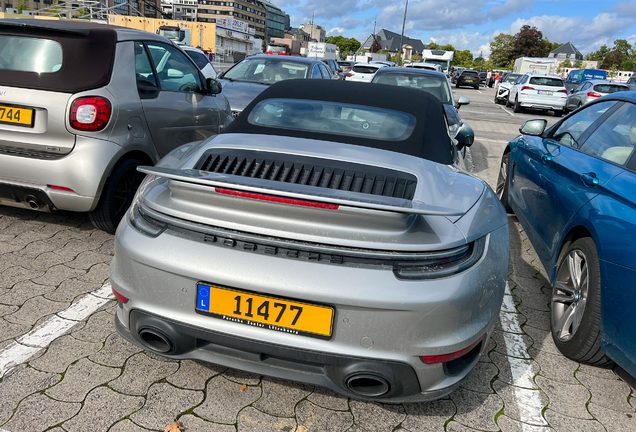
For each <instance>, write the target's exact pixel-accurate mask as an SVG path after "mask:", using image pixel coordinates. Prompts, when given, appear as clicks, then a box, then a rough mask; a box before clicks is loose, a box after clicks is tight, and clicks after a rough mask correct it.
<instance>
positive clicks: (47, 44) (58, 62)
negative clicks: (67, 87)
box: [0, 35, 62, 73]
mask: <svg viewBox="0 0 636 432" xmlns="http://www.w3.org/2000/svg"><path fill="white" fill-rule="evenodd" d="M61 67H62V45H60V44H59V43H58V42H56V41H53V40H48V39H36V38H30V37H19V36H8V35H6V36H5V35H1V36H0V70H3V69H5V70H14V71H22V72H37V73H53V72H57V71H58V70H60V68H61Z"/></svg>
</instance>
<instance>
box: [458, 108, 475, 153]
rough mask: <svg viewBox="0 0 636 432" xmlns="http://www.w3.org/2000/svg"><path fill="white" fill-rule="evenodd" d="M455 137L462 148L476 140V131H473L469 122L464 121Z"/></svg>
mask: <svg viewBox="0 0 636 432" xmlns="http://www.w3.org/2000/svg"><path fill="white" fill-rule="evenodd" d="M462 97H463V96H462ZM466 99H468V98H466ZM455 139H456V140H457V142H458V144H459V145H458V147H459V149H460V150H461V149H462V148H464V147H470V146H471V145H473V143H474V142H475V131H473V128H471V127H470V126H469V125H468V124H467V123H463V124H462V125H461V127H460V128H459V130H458V131H457V135H455Z"/></svg>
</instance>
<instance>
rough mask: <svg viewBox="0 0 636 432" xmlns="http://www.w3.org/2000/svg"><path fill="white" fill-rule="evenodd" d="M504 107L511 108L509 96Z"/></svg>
mask: <svg viewBox="0 0 636 432" xmlns="http://www.w3.org/2000/svg"><path fill="white" fill-rule="evenodd" d="M506 107H507V108H510V107H511V105H510V95H509V94H508V95H507V96H506Z"/></svg>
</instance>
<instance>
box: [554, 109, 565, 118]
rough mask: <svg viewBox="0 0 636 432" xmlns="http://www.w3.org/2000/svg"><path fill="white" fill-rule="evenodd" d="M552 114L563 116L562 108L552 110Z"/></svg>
mask: <svg viewBox="0 0 636 432" xmlns="http://www.w3.org/2000/svg"><path fill="white" fill-rule="evenodd" d="M554 116H555V117H561V116H563V110H554Z"/></svg>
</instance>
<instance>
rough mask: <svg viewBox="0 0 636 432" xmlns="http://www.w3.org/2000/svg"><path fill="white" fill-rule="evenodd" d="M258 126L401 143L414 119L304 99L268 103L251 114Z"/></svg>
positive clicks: (397, 114)
mask: <svg viewBox="0 0 636 432" xmlns="http://www.w3.org/2000/svg"><path fill="white" fill-rule="evenodd" d="M247 121H248V122H249V123H251V124H253V125H255V126H264V127H271V128H279V129H293V130H300V131H307V132H319V133H325V134H334V135H348V136H355V137H361V138H368V139H377V140H386V141H402V140H405V139H407V138H408V137H409V136H410V135H411V133H412V132H413V128H414V127H415V117H413V116H412V115H411V114H407V113H404V112H400V111H393V110H389V109H383V108H376V107H369V106H362V105H353V104H343V103H336V102H328V101H320V100H304V99H265V100H263V101H261V102H259V103H258V104H257V105H256V106H255V107H254V109H253V110H252V111H251V112H250V115H249V117H248V119H247Z"/></svg>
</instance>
